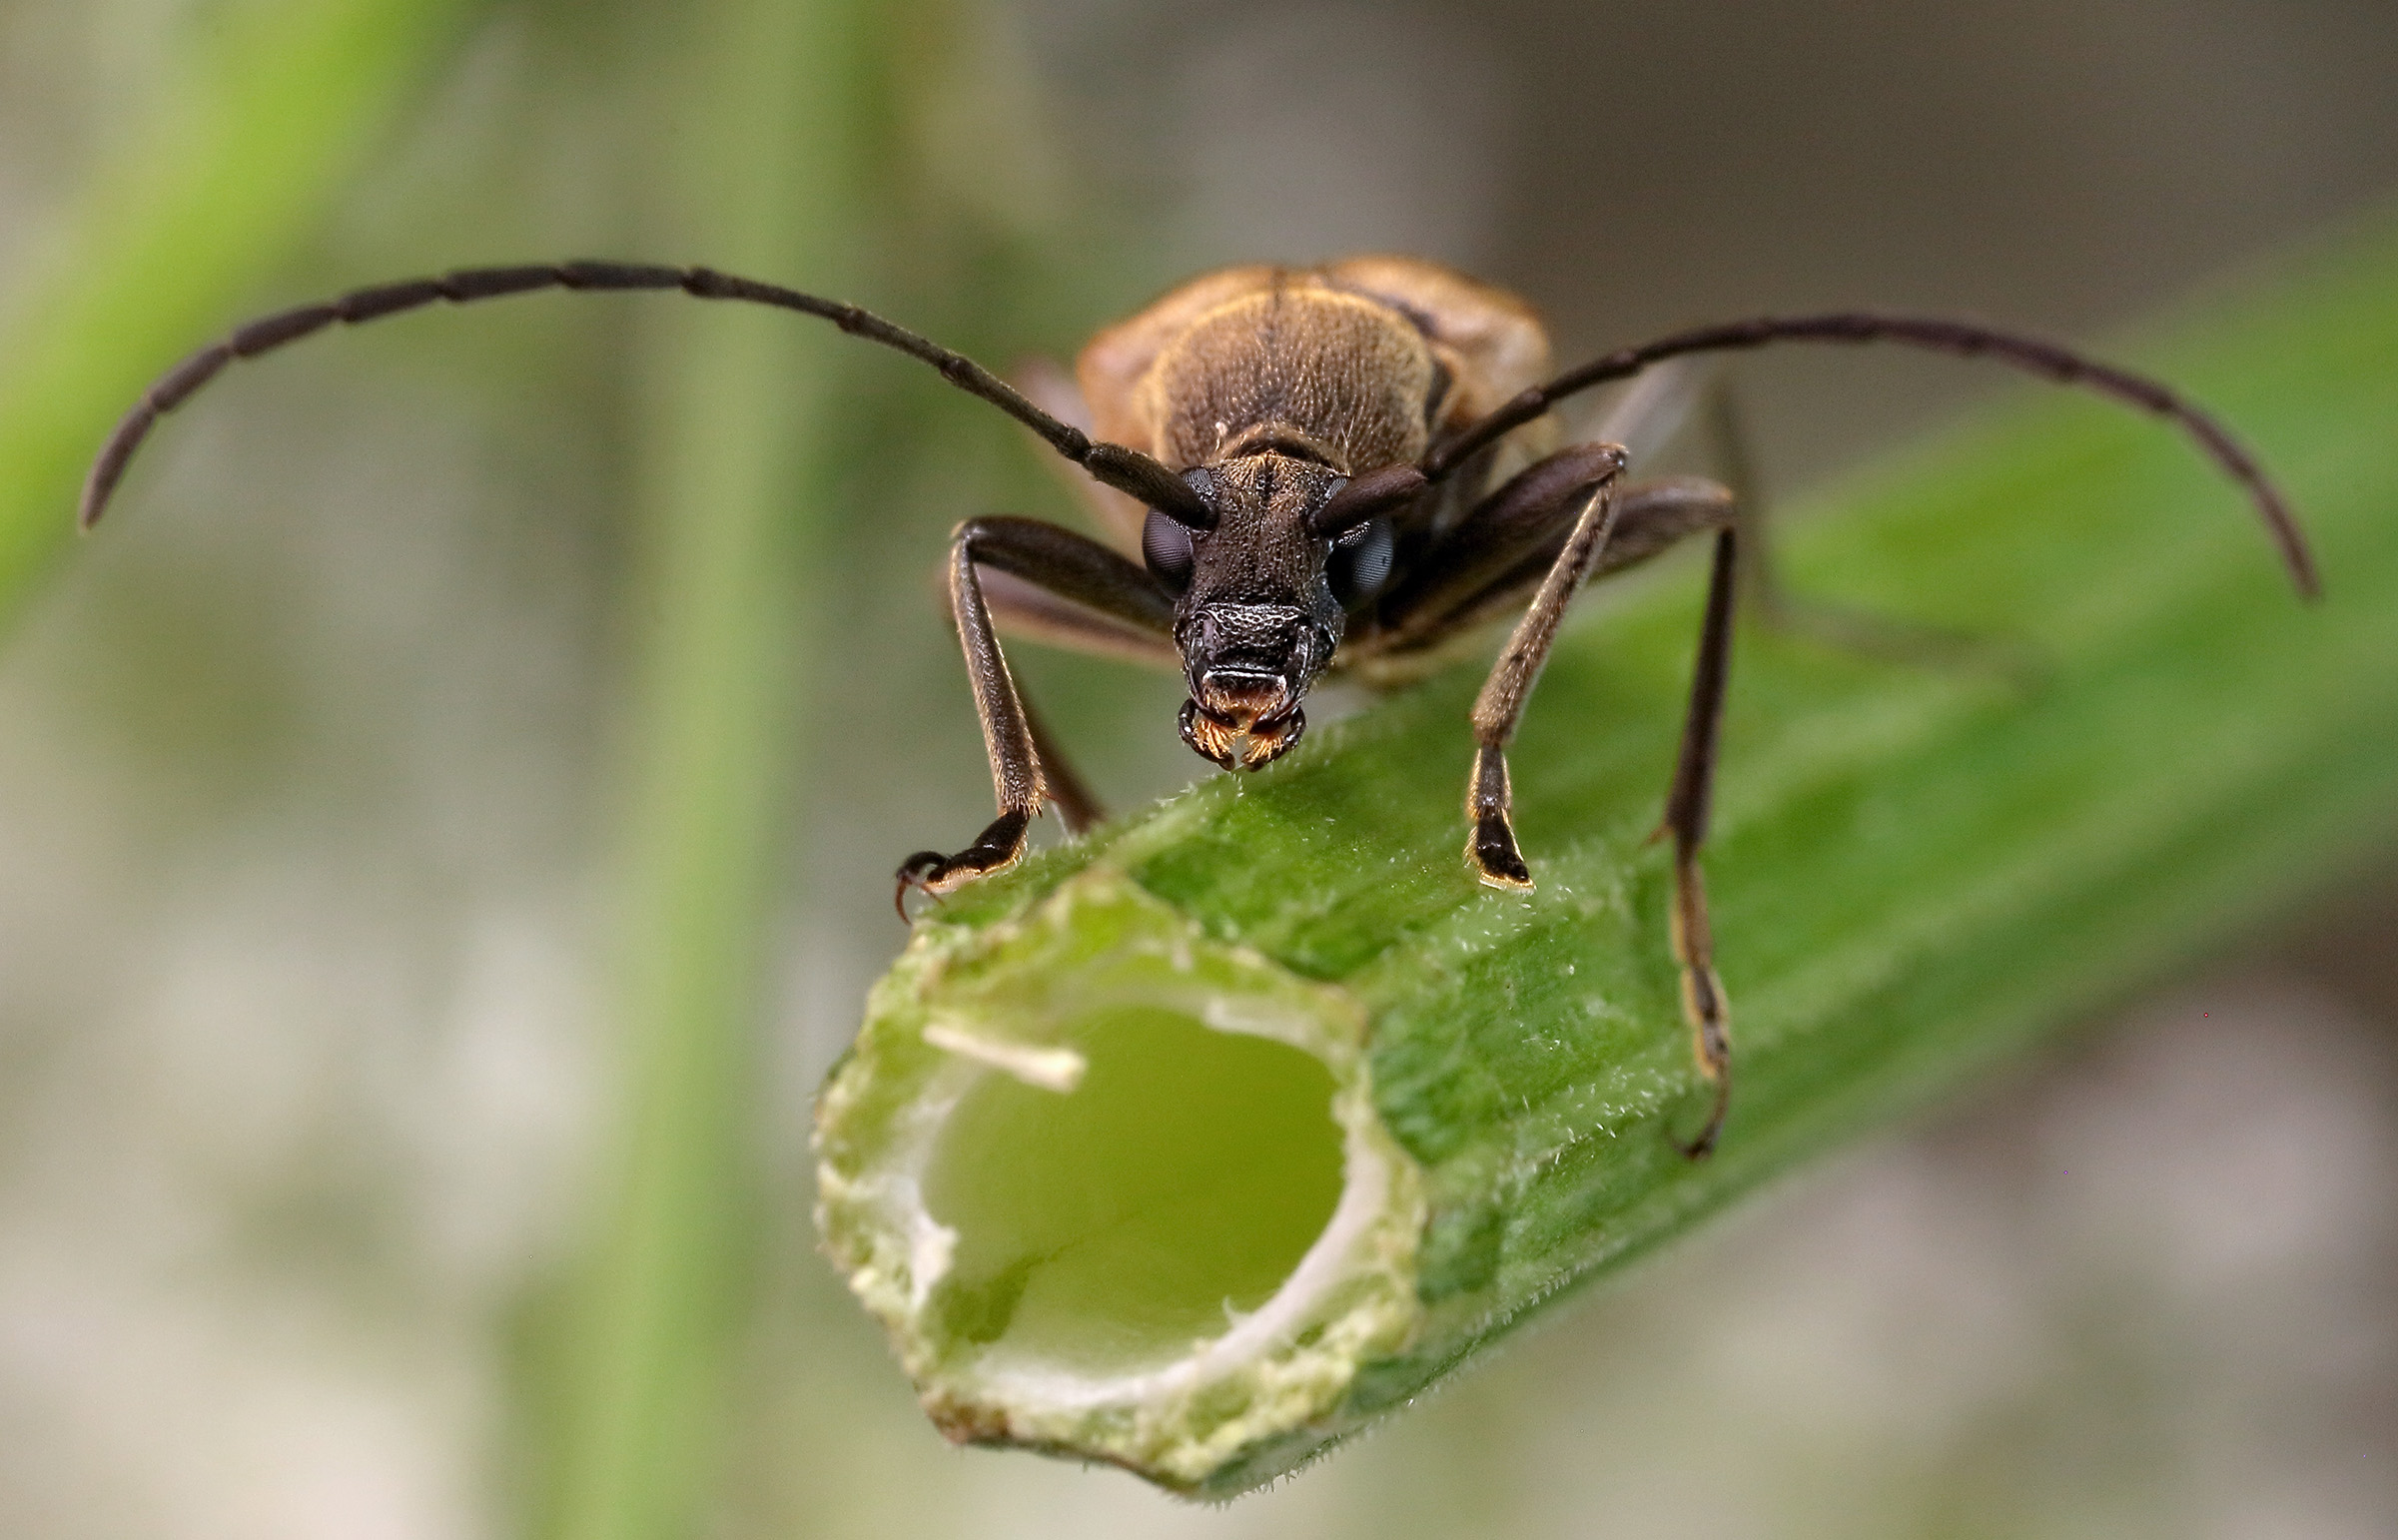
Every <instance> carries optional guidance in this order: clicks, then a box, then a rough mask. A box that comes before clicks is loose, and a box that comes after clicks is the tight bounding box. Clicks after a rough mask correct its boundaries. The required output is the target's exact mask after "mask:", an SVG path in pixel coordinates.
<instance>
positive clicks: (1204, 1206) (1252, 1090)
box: [924, 1009, 1342, 1375]
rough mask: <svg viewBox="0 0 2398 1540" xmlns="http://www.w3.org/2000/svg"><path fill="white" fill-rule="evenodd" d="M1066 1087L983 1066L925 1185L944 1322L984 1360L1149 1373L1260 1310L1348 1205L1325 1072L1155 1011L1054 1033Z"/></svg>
mask: <svg viewBox="0 0 2398 1540" xmlns="http://www.w3.org/2000/svg"><path fill="white" fill-rule="evenodd" d="M1061 1046H1064V1047H1068V1048H1071V1049H1072V1050H1073V1051H1074V1052H1075V1053H1076V1054H1077V1055H1079V1056H1080V1057H1081V1059H1082V1061H1083V1064H1084V1066H1085V1069H1084V1073H1083V1074H1082V1075H1081V1076H1080V1077H1079V1078H1078V1079H1077V1082H1076V1084H1075V1085H1074V1086H1073V1088H1072V1089H1071V1090H1059V1089H1056V1088H1055V1084H1054V1082H1053V1083H1052V1084H1049V1085H1044V1084H1041V1083H1039V1082H1037V1081H1034V1080H1028V1079H1024V1078H1020V1077H1019V1076H1017V1075H1014V1074H1010V1073H1008V1072H1007V1071H1005V1070H1003V1069H990V1070H986V1071H984V1072H983V1073H982V1074H981V1075H980V1076H979V1077H978V1078H977V1079H976V1081H975V1082H974V1084H973V1085H972V1087H971V1088H969V1089H968V1090H967V1091H966V1093H965V1094H964V1095H963V1096H962V1097H961V1098H960V1099H959V1101H958V1104H957V1106H956V1107H955V1109H954V1110H953V1111H952V1112H951V1113H950V1115H949V1117H948V1119H947V1120H946V1121H945V1123H944V1125H943V1128H942V1133H941V1137H940V1142H939V1144H938V1146H937V1147H936V1149H935V1152H934V1155H933V1158H932V1162H931V1165H930V1168H929V1169H928V1170H927V1172H926V1175H925V1179H924V1202H925V1207H926V1209H927V1211H928V1212H929V1213H930V1214H931V1216H932V1217H933V1219H934V1220H935V1221H936V1222H937V1223H939V1224H940V1225H942V1226H943V1227H945V1228H947V1229H949V1230H951V1231H954V1232H955V1235H956V1239H955V1241H954V1242H953V1248H952V1250H951V1252H950V1265H949V1270H948V1273H947V1274H946V1276H945V1277H944V1278H943V1279H942V1281H941V1284H940V1286H939V1288H938V1290H937V1291H936V1293H935V1294H934V1297H933V1308H934V1309H935V1310H936V1311H938V1312H939V1317H940V1322H941V1329H942V1330H943V1331H944V1333H945V1334H946V1335H947V1336H949V1338H950V1339H951V1340H952V1342H953V1343H955V1344H957V1345H958V1347H960V1348H979V1349H981V1350H982V1351H983V1352H984V1353H985V1354H987V1358H986V1364H987V1366H988V1367H990V1368H992V1369H999V1368H1001V1367H1003V1366H1005V1367H1007V1368H1018V1367H1022V1368H1035V1367H1042V1368H1054V1369H1058V1370H1063V1371H1069V1372H1080V1373H1085V1374H1100V1375H1114V1374H1123V1373H1128V1372H1139V1371H1143V1370H1152V1369H1157V1368H1160V1367H1163V1366H1165V1365H1166V1364H1169V1363H1171V1362H1173V1361H1174V1360H1175V1359H1177V1358H1180V1357H1183V1356H1184V1355H1186V1354H1188V1353H1190V1352H1191V1351H1192V1350H1193V1348H1194V1346H1195V1344H1197V1343H1199V1342H1201V1341H1203V1340H1206V1339H1208V1338H1213V1337H1219V1336H1221V1335H1223V1334H1224V1333H1225V1332H1227V1331H1229V1330H1231V1329H1232V1328H1233V1327H1235V1326H1237V1325H1238V1324H1239V1322H1240V1321H1241V1320H1242V1319H1243V1318H1244V1317H1246V1316H1248V1315H1250V1314H1252V1313H1254V1312H1255V1311H1256V1310H1257V1308H1258V1307H1259V1306H1261V1305H1263V1304H1264V1303H1265V1302H1266V1301H1267V1300H1268V1299H1269V1298H1270V1297H1271V1296H1272V1295H1273V1294H1274V1292H1275V1291H1276V1290H1277V1289H1279V1288H1280V1287H1281V1286H1282V1284H1283V1282H1284V1281H1285V1280H1286V1279H1288V1278H1289V1276H1290V1275H1291V1273H1292V1272H1293V1271H1294V1270H1295V1269H1296V1268H1297V1266H1298V1264H1299V1261H1300V1259H1301V1258H1302V1257H1303V1256H1305V1255H1306V1252H1307V1249H1308V1247H1309V1246H1311V1245H1312V1244H1314V1242H1315V1240H1316V1237H1317V1236H1319V1235H1320V1234H1322V1233H1323V1230H1324V1227H1325V1225H1326V1224H1328V1223H1329V1222H1330V1221H1331V1218H1332V1213H1333V1209H1334V1208H1335V1206H1336V1205H1337V1204H1338V1202H1339V1200H1340V1188H1341V1171H1342V1152H1341V1133H1340V1127H1339V1125H1338V1124H1337V1123H1335V1122H1334V1121H1333V1117H1332V1097H1333V1091H1334V1087H1333V1082H1332V1074H1331V1072H1330V1071H1329V1070H1328V1069H1326V1068H1325V1066H1324V1064H1323V1062H1322V1061H1321V1060H1319V1059H1317V1058H1315V1057H1314V1056H1313V1055H1311V1054H1307V1053H1303V1052H1301V1051H1300V1050H1298V1049H1295V1048H1291V1047H1289V1046H1288V1045H1286V1044H1282V1043H1276V1042H1273V1041H1271V1040H1270V1039H1266V1038H1259V1037H1251V1036H1247V1035H1244V1034H1238V1033H1228V1032H1218V1031H1215V1030H1213V1029H1211V1028H1208V1027H1206V1026H1204V1025H1202V1024H1201V1023H1199V1021H1197V1020H1194V1019H1193V1018H1191V1017H1188V1016H1182V1015H1177V1014H1174V1013H1171V1012H1165V1011H1157V1010H1140V1009H1123V1010H1113V1011H1103V1012H1100V1013H1097V1014H1096V1015H1094V1016H1091V1017H1088V1018H1085V1019H1083V1020H1081V1021H1079V1022H1076V1023H1074V1024H1073V1025H1072V1026H1071V1027H1070V1028H1069V1029H1068V1030H1067V1031H1066V1032H1064V1033H1062V1034H1061Z"/></svg>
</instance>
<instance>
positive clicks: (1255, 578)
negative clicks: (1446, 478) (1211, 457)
mask: <svg viewBox="0 0 2398 1540" xmlns="http://www.w3.org/2000/svg"><path fill="white" fill-rule="evenodd" d="M1407 474H1410V475H1412V474H1413V472H1412V471H1409V472H1407ZM1183 479H1184V480H1185V482H1187V483H1188V484H1189V485H1190V486H1191V487H1192V489H1193V490H1195V491H1197V492H1198V493H1199V497H1200V499H1201V500H1202V501H1203V502H1204V503H1205V504H1206V505H1207V508H1208V510H1209V512H1210V513H1212V515H1213V518H1214V522H1213V523H1212V524H1211V525H1209V526H1207V527H1204V528H1197V527H1194V526H1192V525H1190V524H1188V523H1186V522H1184V521H1183V520H1181V519H1179V518H1177V517H1175V516H1173V515H1171V514H1168V513H1165V512H1152V513H1151V514H1150V516H1149V523H1148V527H1147V529H1146V530H1145V531H1144V533H1143V536H1142V542H1141V543H1142V552H1143V554H1144V556H1145V557H1147V559H1148V562H1149V567H1150V571H1151V572H1152V573H1153V574H1155V575H1156V577H1157V578H1158V580H1159V581H1160V582H1161V583H1163V584H1164V585H1165V586H1166V588H1167V589H1168V591H1169V592H1172V593H1174V594H1175V595H1176V596H1177V597H1176V604H1175V625H1174V638H1175V645H1176V646H1177V647H1178V648H1180V649H1181V651H1182V654H1183V671H1184V675H1185V677H1186V678H1187V679H1188V680H1189V682H1190V686H1191V698H1190V699H1189V700H1188V701H1186V702H1184V705H1183V739H1184V741H1185V742H1187V743H1189V744H1190V745H1191V746H1192V748H1194V749H1196V750H1197V751H1198V752H1199V754H1200V755H1201V756H1203V757H1204V758H1207V759H1211V760H1213V761H1214V762H1215V763H1217V764H1219V765H1221V766H1223V767H1224V768H1225V769H1227V770H1254V769H1256V768H1258V767H1259V766H1261V765H1264V764H1266V763H1268V762H1269V761H1271V760H1274V759H1277V758H1279V757H1280V756H1281V755H1282V754H1284V753H1286V752H1288V751H1289V749H1290V748H1291V747H1292V746H1293V745H1295V744H1296V743H1297V742H1298V741H1299V734H1300V733H1301V732H1303V731H1304V730H1305V728H1306V725H1307V719H1306V715H1305V713H1304V712H1302V711H1301V710H1300V709H1299V702H1300V700H1301V699H1302V698H1303V697H1304V696H1305V695H1306V693H1307V688H1308V686H1310V685H1312V684H1313V683H1314V682H1315V680H1316V676H1317V675H1319V674H1321V673H1322V672H1323V670H1324V666H1325V665H1326V664H1328V663H1329V662H1331V660H1332V653H1333V649H1335V648H1336V647H1338V646H1339V645H1340V637H1341V632H1342V630H1343V628H1344V625H1345V622H1346V619H1347V611H1348V610H1349V609H1350V608H1352V607H1354V606H1356V605H1358V604H1361V603H1363V602H1364V601H1365V600H1366V599H1367V598H1370V597H1371V596H1372V594H1373V593H1374V592H1376V591H1378V590H1379V589H1380V587H1381V584H1382V581H1383V579H1384V578H1385V577H1387V575H1388V573H1389V570H1390V552H1391V531H1390V523H1389V520H1388V518H1387V517H1386V516H1384V512H1385V509H1384V508H1383V507H1382V506H1381V504H1380V503H1376V504H1375V505H1373V506H1371V507H1364V508H1362V509H1360V507H1359V502H1360V499H1359V498H1357V497H1354V496H1352V497H1350V498H1348V499H1347V503H1346V505H1344V504H1343V502H1342V501H1341V498H1340V494H1341V493H1342V491H1343V489H1344V488H1345V487H1349V486H1358V487H1360V488H1361V489H1363V490H1365V491H1368V492H1371V491H1373V490H1375V489H1376V486H1377V485H1378V484H1379V483H1378V482H1376V480H1375V478H1374V477H1359V478H1357V479H1356V480H1354V481H1352V480H1351V479H1350V478H1348V477H1346V476H1343V475H1342V474H1341V473H1340V472H1339V471H1338V470H1335V469H1333V468H1332V467H1331V466H1329V465H1326V464H1324V463H1322V462H1320V461H1319V460H1316V459H1313V458H1300V457H1297V456H1294V455H1290V454H1285V453H1280V452H1274V451H1267V452H1262V453H1255V454H1243V455H1238V456H1234V457H1231V458H1227V459H1223V460H1218V461H1217V462H1215V463H1214V464H1211V465H1204V466H1200V467H1198V468H1196V469H1192V470H1189V471H1186V472H1184V476H1183ZM1381 479H1382V480H1385V481H1386V480H1388V479H1390V478H1389V477H1388V476H1387V475H1383V476H1382V477H1381ZM1369 483H1372V484H1369ZM1416 484H1417V485H1419V486H1420V484H1421V483H1420V478H1419V479H1418V481H1417V483H1416ZM1410 490H1411V489H1410ZM1389 500H1390V499H1389V498H1388V497H1387V496H1386V497H1384V498H1383V499H1382V501H1383V502H1388V501H1389ZM1360 511H1362V514H1363V516H1358V517H1346V515H1348V514H1354V513H1358V512H1360ZM1327 512H1328V513H1330V514H1331V515H1332V516H1333V520H1337V521H1338V522H1330V521H1327V518H1326V514H1327Z"/></svg>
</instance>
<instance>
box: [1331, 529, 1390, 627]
mask: <svg viewBox="0 0 2398 1540" xmlns="http://www.w3.org/2000/svg"><path fill="white" fill-rule="evenodd" d="M1397 546H1398V540H1397V538H1396V537H1395V536H1394V535H1393V534H1392V533H1391V528H1390V520H1389V519H1386V518H1369V519H1367V520H1366V521H1365V522H1364V523H1362V524H1359V525H1358V526H1357V527H1356V528H1354V529H1351V530H1350V531H1349V532H1348V533H1346V534H1344V535H1342V536H1341V537H1340V538H1339V539H1337V540H1335V541H1333V542H1332V553H1331V555H1329V556H1327V557H1326V558H1324V581H1325V582H1326V583H1328V584H1330V585H1331V588H1332V598H1333V601H1334V602H1335V603H1337V604H1339V606H1340V607H1341V608H1342V609H1354V608H1356V607H1357V606H1358V605H1360V604H1362V603H1364V602H1365V601H1366V600H1367V599H1370V598H1372V597H1373V596H1374V595H1375V594H1377V593H1380V592H1381V591H1382V585H1383V584H1384V583H1386V582H1388V581H1390V558H1391V557H1392V555H1394V554H1395V553H1396V550H1397Z"/></svg>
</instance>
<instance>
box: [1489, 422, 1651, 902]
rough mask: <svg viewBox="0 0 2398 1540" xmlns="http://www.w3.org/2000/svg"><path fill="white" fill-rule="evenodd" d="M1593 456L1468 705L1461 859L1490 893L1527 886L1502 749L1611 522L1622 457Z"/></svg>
mask: <svg viewBox="0 0 2398 1540" xmlns="http://www.w3.org/2000/svg"><path fill="white" fill-rule="evenodd" d="M1597 449H1598V450H1599V451H1601V453H1602V454H1603V455H1606V456H1612V458H1611V459H1608V460H1607V461H1606V462H1605V464H1604V469H1603V470H1602V473H1601V474H1600V476H1599V478H1598V480H1597V483H1596V484H1595V485H1593V486H1591V487H1590V489H1589V490H1588V491H1587V492H1586V493H1584V494H1583V495H1582V498H1581V507H1580V509H1579V510H1578V511H1577V512H1576V513H1575V515H1574V525H1573V529H1572V530H1571V532H1569V533H1568V534H1567V535H1566V539H1565V545H1564V547H1563V548H1562V549H1561V550H1559V551H1558V553H1557V558H1556V560H1555V561H1553V562H1551V563H1550V565H1549V570H1548V575H1547V576H1545V577H1544V578H1542V579H1541V584H1540V591H1539V592H1538V593H1536V594H1535V595H1533V598H1532V603H1531V606H1530V607H1529V608H1527V609H1526V610H1525V611H1524V616H1523V618H1522V619H1521V620H1519V621H1517V622H1516V625H1515V631H1514V633H1513V634H1512V635H1510V636H1509V637H1508V638H1507V645H1506V646H1505V647H1503V648H1501V649H1500V651H1499V657H1498V661H1497V662H1496V663H1494V664H1492V665H1491V670H1490V677H1489V678H1488V679H1487V680H1485V681H1484V682H1483V685H1482V693H1481V694H1480V695H1478V696H1476V697H1475V698H1474V713H1473V723H1474V743H1475V753H1474V773H1473V779H1472V780H1471V782H1469V783H1468V789H1467V791H1466V798H1465V808H1466V817H1467V818H1468V819H1469V820H1471V822H1472V824H1473V838H1472V839H1471V840H1470V841H1469V842H1468V844H1467V846H1466V854H1467V856H1468V858H1469V859H1471V860H1472V862H1473V863H1474V870H1475V872H1476V874H1477V875H1479V876H1480V877H1481V879H1482V880H1483V881H1484V882H1486V883H1488V884H1490V885H1491V886H1492V887H1497V888H1529V887H1531V886H1532V873H1531V872H1530V870H1529V869H1527V868H1526V867H1525V865H1524V858H1523V855H1522V854H1521V853H1520V852H1519V851H1518V850H1517V849H1516V845H1515V829H1514V825H1513V823H1512V822H1511V820H1510V816H1509V815H1510V812H1511V810H1512V807H1513V803H1514V797H1513V794H1512V793H1511V791H1510V789H1509V787H1508V784H1507V743H1508V740H1510V739H1511V738H1513V737H1514V736H1515V726H1516V723H1517V722H1519V721H1521V720H1522V718H1523V714H1524V702H1525V701H1526V700H1527V699H1528V698H1529V697H1530V696H1531V693H1532V686H1533V684H1534V683H1535V682H1536V681H1538V679H1539V678H1540V670H1541V665H1542V664H1544V663H1546V662H1547V661H1548V660H1549V649H1550V648H1551V647H1552V646H1554V645H1555V644H1556V640H1557V627H1558V625H1559V624H1560V623H1561V622H1562V621H1563V620H1564V619H1565V610H1566V606H1567V605H1568V604H1571V603H1572V602H1573V599H1574V595H1575V594H1576V593H1577V592H1579V591H1580V590H1581V587H1582V583H1583V580H1584V579H1585V578H1587V577H1589V575H1590V571H1591V568H1592V567H1593V566H1595V565H1596V564H1597V562H1598V557H1599V551H1600V548H1601V547H1602V546H1604V545H1605V544H1606V543H1607V535H1608V531H1609V528H1610V526H1612V525H1613V523H1614V522H1615V480H1616V476H1617V475H1618V474H1619V473H1620V472H1621V471H1622V469H1623V451H1622V450H1621V449H1619V448H1616V447H1615V446H1613V445H1607V444H1603V445H1598V446H1597ZM1551 458H1552V459H1554V458H1555V456H1552V457H1551ZM1543 463H1544V464H1545V463H1548V462H1547V461H1543ZM1535 468H1538V467H1535ZM1517 479H1519V480H1520V479H1522V478H1521V477H1518V478H1517Z"/></svg>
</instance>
